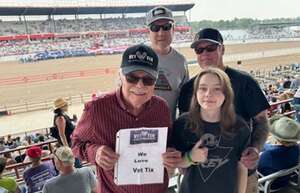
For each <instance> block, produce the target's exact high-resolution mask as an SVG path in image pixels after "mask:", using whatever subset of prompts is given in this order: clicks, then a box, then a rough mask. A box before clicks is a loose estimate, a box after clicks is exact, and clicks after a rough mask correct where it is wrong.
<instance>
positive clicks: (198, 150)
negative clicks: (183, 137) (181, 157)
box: [190, 139, 208, 163]
mask: <svg viewBox="0 0 300 193" xmlns="http://www.w3.org/2000/svg"><path fill="white" fill-rule="evenodd" d="M207 155H208V148H207V147H204V146H203V142H202V140H201V139H200V140H199V141H197V143H196V144H195V145H194V147H193V148H192V150H191V152H190V156H191V158H192V160H193V162H199V163H205V162H206V161H207Z"/></svg>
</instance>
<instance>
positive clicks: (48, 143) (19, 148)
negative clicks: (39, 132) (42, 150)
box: [0, 139, 57, 155]
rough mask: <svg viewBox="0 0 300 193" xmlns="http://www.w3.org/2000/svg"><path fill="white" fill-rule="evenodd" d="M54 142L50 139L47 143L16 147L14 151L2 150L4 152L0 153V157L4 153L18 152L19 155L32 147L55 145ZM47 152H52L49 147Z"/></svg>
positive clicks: (54, 140)
mask: <svg viewBox="0 0 300 193" xmlns="http://www.w3.org/2000/svg"><path fill="white" fill-rule="evenodd" d="M56 142H57V140H56V139H51V140H48V141H45V142H41V143H35V144H32V145H28V146H25V147H17V148H14V149H8V150H4V151H1V152H0V155H2V154H5V153H11V152H15V151H18V152H19V153H20V152H21V150H24V149H28V148H30V147H33V146H43V145H50V144H51V143H56ZM49 150H50V152H52V149H51V148H50V147H49ZM20 154H21V153H20Z"/></svg>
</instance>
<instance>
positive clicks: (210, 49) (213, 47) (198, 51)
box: [195, 44, 220, 54]
mask: <svg viewBox="0 0 300 193" xmlns="http://www.w3.org/2000/svg"><path fill="white" fill-rule="evenodd" d="M219 45H220V44H211V45H208V46H206V47H204V48H195V53H196V54H202V53H203V52H204V50H206V52H213V51H215V50H216V49H217V48H218V47H219Z"/></svg>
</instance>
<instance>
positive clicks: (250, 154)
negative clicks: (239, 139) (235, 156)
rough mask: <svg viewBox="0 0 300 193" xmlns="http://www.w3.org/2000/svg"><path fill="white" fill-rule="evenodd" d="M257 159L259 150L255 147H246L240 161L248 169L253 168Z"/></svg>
mask: <svg viewBox="0 0 300 193" xmlns="http://www.w3.org/2000/svg"><path fill="white" fill-rule="evenodd" d="M258 159H259V151H258V149H257V148H255V147H247V148H246V149H245V150H244V151H243V153H242V158H241V162H242V163H243V165H244V166H245V167H246V168H248V169H255V167H256V166H257V162H258Z"/></svg>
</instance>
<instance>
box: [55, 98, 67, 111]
mask: <svg viewBox="0 0 300 193" xmlns="http://www.w3.org/2000/svg"><path fill="white" fill-rule="evenodd" d="M66 105H68V103H67V101H66V100H65V99H63V98H58V99H56V100H55V101H54V108H55V109H58V108H62V107H64V106H66Z"/></svg>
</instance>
